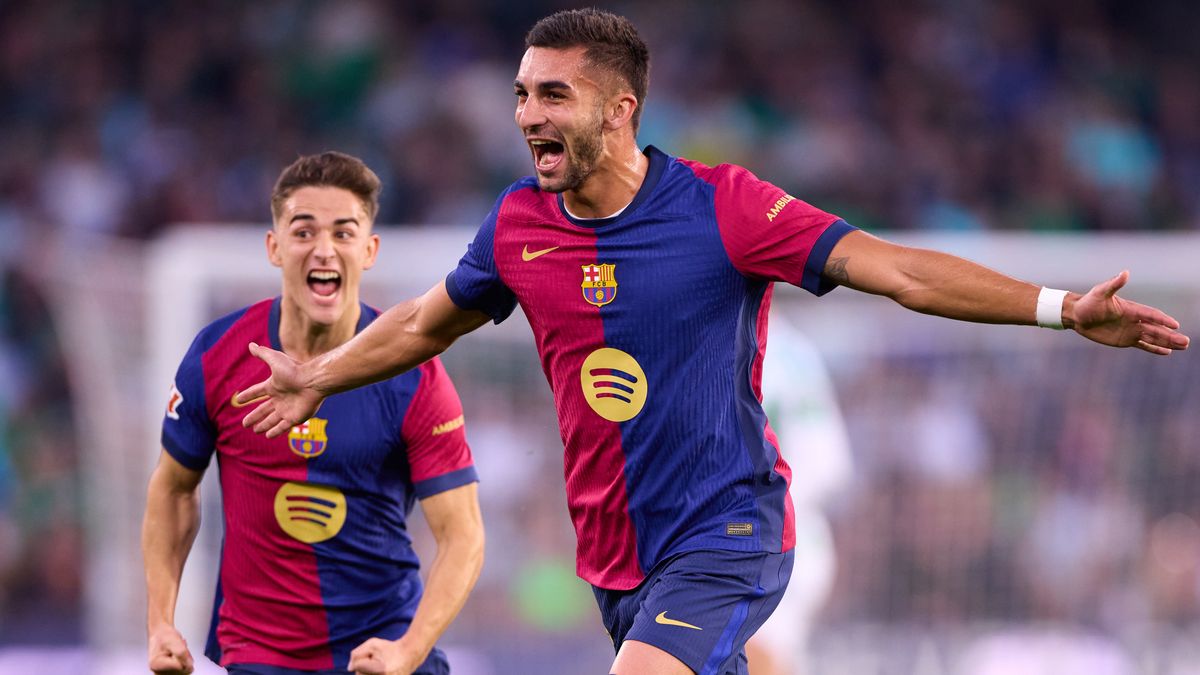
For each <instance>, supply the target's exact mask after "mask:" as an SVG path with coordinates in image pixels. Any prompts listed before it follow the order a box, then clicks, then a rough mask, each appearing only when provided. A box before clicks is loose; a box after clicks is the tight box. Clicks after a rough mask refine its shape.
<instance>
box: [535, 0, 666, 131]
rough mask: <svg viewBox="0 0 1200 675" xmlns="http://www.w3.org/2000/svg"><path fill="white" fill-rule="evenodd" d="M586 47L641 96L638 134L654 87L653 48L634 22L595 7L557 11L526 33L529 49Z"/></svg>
mask: <svg viewBox="0 0 1200 675" xmlns="http://www.w3.org/2000/svg"><path fill="white" fill-rule="evenodd" d="M529 47H548V48H550V49H569V48H571V47H585V48H587V51H586V52H585V54H586V57H587V59H588V61H589V62H590V63H591V64H592V65H594V66H598V67H600V68H603V69H605V70H608V71H611V72H613V73H615V74H617V75H619V76H620V77H621V78H623V79H624V80H625V83H626V84H627V85H629V88H630V89H632V90H633V95H634V97H635V98H636V99H637V109H636V110H634V111H633V130H634V132H635V133H636V132H637V128H638V123H639V122H640V121H641V117H642V106H643V105H644V103H645V101H646V89H648V88H649V86H650V49H649V48H647V47H646V43H645V42H643V41H642V38H641V36H639V35H638V32H637V29H636V28H634V27H633V23H632V22H630V21H629V19H626V18H625V17H623V16H619V15H617V14H613V13H612V12H606V11H604V10H602V9H596V8H594V7H592V8H588V9H567V10H563V11H561V12H555V13H554V14H551V15H550V16H547V17H546V18H544V19H542V20H541V21H538V22H537V23H536V24H534V26H533V28H530V29H529V33H528V34H527V35H526V36H525V48H526V49H528V48H529Z"/></svg>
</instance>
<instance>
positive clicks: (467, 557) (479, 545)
mask: <svg viewBox="0 0 1200 675" xmlns="http://www.w3.org/2000/svg"><path fill="white" fill-rule="evenodd" d="M477 487H478V483H468V484H466V485H462V486H460V487H457V488H453V489H450V490H446V491H445V492H439V493H438V494H435V495H432V496H430V497H426V498H425V499H423V500H422V501H421V510H422V511H423V512H424V513H425V520H426V521H427V522H428V523H429V527H430V529H431V530H432V531H433V537H434V540H435V541H436V542H437V554H436V556H435V557H434V559H433V563H432V564H431V565H430V567H429V580H428V582H427V583H426V586H425V592H424V594H423V595H422V596H421V602H420V603H419V604H418V605H417V612H416V614H415V615H414V616H413V621H412V625H410V626H409V628H408V631H407V632H406V633H405V634H404V635H403V636H401V637H400V639H399V640H395V641H392V640H384V639H381V638H371V639H370V640H367V641H366V642H364V643H363V644H361V645H359V646H358V647H357V648H355V650H354V651H353V652H351V653H350V668H351V669H352V670H354V672H357V673H370V674H372V675H408V674H409V673H411V672H413V670H415V669H416V668H417V667H419V666H420V665H421V664H422V663H424V662H425V659H426V658H427V657H428V656H429V652H430V651H431V650H432V649H433V646H434V643H436V642H437V640H438V638H440V637H441V636H442V633H444V632H445V631H446V629H447V628H448V627H449V626H450V622H451V621H453V620H454V617H456V616H458V613H459V611H460V610H461V609H462V607H463V604H464V603H466V601H467V595H468V594H469V593H470V592H471V589H472V588H473V587H474V586H475V581H476V580H477V579H478V578H479V570H480V568H482V567H483V518H482V516H481V515H480V513H479V499H478V497H477Z"/></svg>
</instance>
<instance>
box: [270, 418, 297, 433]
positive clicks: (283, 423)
mask: <svg viewBox="0 0 1200 675" xmlns="http://www.w3.org/2000/svg"><path fill="white" fill-rule="evenodd" d="M293 426H295V425H294V424H292V423H291V422H289V421H287V420H285V419H280V420H279V421H278V422H276V423H275V426H273V427H271V430H270V431H268V432H267V438H275V437H277V436H282V435H283V434H286V433H287V432H288V430H289V429H291V428H292V427H293Z"/></svg>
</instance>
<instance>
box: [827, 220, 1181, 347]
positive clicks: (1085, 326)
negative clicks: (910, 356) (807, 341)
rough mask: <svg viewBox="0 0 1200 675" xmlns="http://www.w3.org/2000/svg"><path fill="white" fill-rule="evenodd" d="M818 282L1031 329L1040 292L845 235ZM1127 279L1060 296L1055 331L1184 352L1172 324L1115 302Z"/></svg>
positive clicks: (964, 263) (942, 258)
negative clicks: (1059, 324)
mask: <svg viewBox="0 0 1200 675" xmlns="http://www.w3.org/2000/svg"><path fill="white" fill-rule="evenodd" d="M825 276H827V277H829V278H830V279H832V280H833V281H836V282H838V283H840V284H842V285H844V286H849V287H850V288H854V289H857V290H860V291H865V292H867V293H874V294H876V295H883V296H887V297H889V298H891V299H893V300H895V301H896V302H898V303H899V304H901V305H903V306H904V307H907V308H909V309H911V310H914V311H917V312H922V313H925V314H934V315H937V316H944V317H947V318H951V319H960V320H963V321H977V322H981V323H1010V324H1024V325H1033V324H1035V323H1036V317H1037V300H1038V294H1039V292H1040V290H1041V287H1039V286H1036V285H1034V284H1031V283H1028V282H1025V281H1019V280H1017V279H1013V278H1012V277H1009V276H1005V275H1003V274H1000V273H999V272H996V271H994V270H991V269H988V268H986V267H983V266H982V265H978V264H976V263H973V262H971V261H969V260H964V259H963V258H959V257H957V256H953V255H950V254H947V253H940V252H938V251H930V250H926V249H918V248H910V247H907V246H899V245H897V244H892V243H890V242H887V241H884V240H882V239H879V238H877V237H873V236H871V235H869V234H867V233H865V232H851V233H850V234H847V235H846V236H845V237H843V238H842V239H841V241H839V242H838V243H837V244H836V245H835V246H834V247H833V250H832V251H831V252H830V254H829V258H828V260H827V261H826V264H825ZM1128 279H1129V273H1128V272H1122V273H1120V274H1118V275H1117V276H1115V277H1113V278H1112V279H1109V280H1108V281H1105V282H1102V283H1100V284H1097V285H1096V286H1094V287H1093V288H1092V289H1091V290H1090V291H1088V292H1087V293H1085V294H1083V295H1080V294H1078V293H1068V294H1067V296H1066V298H1065V299H1064V300H1063V304H1062V323H1063V326H1064V327H1065V328H1072V329H1074V330H1075V331H1076V332H1077V333H1079V334H1080V335H1082V336H1084V337H1086V338H1088V339H1089V340H1093V341H1095V342H1099V343H1100V344H1104V345H1109V346H1113V347H1137V348H1139V349H1143V350H1145V351H1147V352H1150V353H1151V354H1160V355H1167V354H1170V353H1171V352H1172V351H1173V350H1178V349H1187V346H1188V342H1189V340H1188V337H1187V336H1186V335H1184V334H1182V333H1180V332H1179V330H1178V329H1179V322H1178V321H1176V320H1175V319H1173V318H1171V317H1170V316H1167V315H1166V314H1164V313H1163V312H1162V311H1160V310H1158V309H1155V308H1153V307H1148V306H1146V305H1142V304H1139V303H1136V302H1131V301H1129V300H1125V299H1124V298H1119V297H1117V296H1116V293H1117V291H1118V290H1120V289H1121V287H1122V286H1124V285H1125V282H1126V281H1128Z"/></svg>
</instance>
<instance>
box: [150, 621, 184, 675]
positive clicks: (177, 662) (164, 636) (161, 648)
mask: <svg viewBox="0 0 1200 675" xmlns="http://www.w3.org/2000/svg"><path fill="white" fill-rule="evenodd" d="M149 661H150V671H151V672H154V673H157V674H158V675H190V673H191V672H192V669H193V663H192V653H191V652H189V651H188V646H187V641H186V640H184V639H183V636H182V635H180V634H179V631H177V630H175V627H174V626H168V625H165V624H164V625H162V626H160V627H158V628H156V629H154V631H153V632H152V633H150V649H149Z"/></svg>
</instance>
